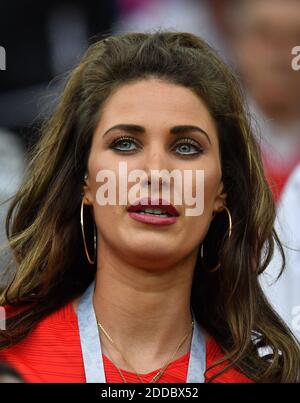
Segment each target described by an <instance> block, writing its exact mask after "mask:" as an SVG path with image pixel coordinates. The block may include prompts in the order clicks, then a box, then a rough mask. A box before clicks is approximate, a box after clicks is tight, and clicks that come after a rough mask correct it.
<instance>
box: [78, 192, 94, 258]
mask: <svg viewBox="0 0 300 403" xmlns="http://www.w3.org/2000/svg"><path fill="white" fill-rule="evenodd" d="M83 204H84V203H83V199H82V200H81V208H80V224H81V232H82V238H83V244H84V250H85V254H86V257H87V260H88V261H89V263H90V264H94V263H95V261H96V252H97V235H96V228H95V224H94V258H93V259H91V257H90V255H89V252H88V248H87V243H86V239H85V234H84V222H83Z"/></svg>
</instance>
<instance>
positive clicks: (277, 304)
mask: <svg viewBox="0 0 300 403" xmlns="http://www.w3.org/2000/svg"><path fill="white" fill-rule="evenodd" d="M276 229H277V232H278V235H279V237H280V239H281V241H282V243H283V245H284V252H285V254H286V270H285V271H284V272H283V274H282V276H281V277H280V278H279V280H278V281H277V282H275V280H276V278H277V276H278V274H279V271H280V267H281V263H282V261H281V259H280V255H279V253H278V250H276V252H275V255H274V258H273V260H272V261H271V263H270V265H269V267H268V269H267V270H266V272H265V273H263V274H262V276H261V280H262V285H263V288H264V290H265V293H266V295H267V297H268V298H269V300H270V302H271V303H272V305H273V306H274V308H275V309H276V310H277V312H278V313H279V314H280V315H281V316H282V318H283V319H284V320H285V321H286V322H287V324H288V325H289V326H290V327H291V329H292V330H293V331H294V333H295V335H296V336H297V337H298V339H299V341H300V164H299V165H298V167H297V168H296V169H295V171H294V172H293V174H292V175H291V176H290V178H289V180H288V181H287V184H286V186H285V188H284V190H283V193H282V198H281V200H280V203H279V208H278V216H277V223H276Z"/></svg>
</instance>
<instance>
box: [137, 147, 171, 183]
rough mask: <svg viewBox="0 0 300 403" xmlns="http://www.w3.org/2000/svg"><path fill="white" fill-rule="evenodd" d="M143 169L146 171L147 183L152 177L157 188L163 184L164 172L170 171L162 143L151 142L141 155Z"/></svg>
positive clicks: (164, 179) (164, 181)
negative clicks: (157, 185) (157, 184)
mask: <svg viewBox="0 0 300 403" xmlns="http://www.w3.org/2000/svg"><path fill="white" fill-rule="evenodd" d="M143 158H144V161H143V169H144V171H145V172H146V173H147V177H148V183H147V184H148V185H150V184H151V181H153V180H154V179H155V180H156V181H157V183H159V188H161V186H164V185H165V184H166V183H167V181H166V174H167V173H169V172H170V166H169V160H168V155H167V152H166V150H165V149H164V147H163V145H162V144H157V143H156V144H152V145H151V146H149V148H148V150H147V151H145V153H144V155H143Z"/></svg>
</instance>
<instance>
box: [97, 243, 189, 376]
mask: <svg viewBox="0 0 300 403" xmlns="http://www.w3.org/2000/svg"><path fill="white" fill-rule="evenodd" d="M102 241H103V240H102ZM102 248H103V242H102ZM107 252H108V253H107ZM99 256H100V259H99V261H98V264H97V265H98V269H97V275H96V288H95V293H94V297H93V304H94V309H95V313H96V316H97V319H98V321H99V322H100V323H101V324H102V325H103V327H104V328H105V330H106V331H107V332H108V333H109V335H110V336H111V338H112V339H113V341H114V343H115V345H116V346H117V347H118V348H119V350H120V351H121V352H122V354H123V355H124V356H125V357H126V358H128V361H129V362H130V363H132V365H134V364H135V366H136V368H137V370H138V369H140V370H141V371H147V370H151V368H153V370H154V369H156V368H159V367H160V365H159V363H160V364H161V365H162V364H163V362H162V361H165V360H167V358H168V357H169V358H170V356H172V353H174V352H175V350H176V347H177V345H178V344H179V343H180V341H181V340H182V339H183V337H184V336H185V335H186V334H187V333H188V332H189V335H188V337H187V339H186V342H185V343H184V344H183V345H182V347H181V349H179V350H178V352H177V354H176V355H175V356H174V357H173V360H175V359H177V358H179V357H181V356H182V355H184V354H185V353H187V352H188V351H189V350H190V343H191V337H192V332H191V322H192V315H191V309H190V297H191V287H192V279H193V272H194V267H195V263H196V253H194V254H193V255H192V256H189V257H187V258H186V259H185V260H184V261H181V262H178V263H176V264H173V265H170V266H168V265H163V266H162V267H155V270H149V269H145V268H143V267H141V266H137V265H134V264H132V262H131V263H128V262H126V261H124V259H122V258H121V257H119V256H116V255H115V254H114V253H112V251H108V250H107V249H106V250H105V251H100V253H99ZM101 257H102V258H101ZM104 257H105V258H104ZM100 337H101V346H102V351H103V353H104V354H107V355H108V357H114V359H117V360H120V359H121V358H120V356H119V355H118V353H116V349H115V348H114V347H113V346H112V344H111V343H110V342H109V341H108V338H107V337H106V336H105V335H104V333H103V332H102V331H101V332H100ZM145 363H148V365H149V366H148V367H146V366H145V365H146V364H145ZM151 363H152V366H151ZM119 364H120V366H121V367H122V368H123V369H126V365H125V363H124V362H122V363H121V362H120V361H119ZM127 369H128V370H130V369H129V368H127Z"/></svg>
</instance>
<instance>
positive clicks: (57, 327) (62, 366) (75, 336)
mask: <svg viewBox="0 0 300 403" xmlns="http://www.w3.org/2000/svg"><path fill="white" fill-rule="evenodd" d="M189 355H190V353H187V354H184V355H183V356H181V357H180V358H178V359H177V360H175V361H173V362H171V363H170V364H169V366H168V367H167V369H166V371H165V372H164V374H163V375H162V376H161V378H160V379H159V380H158V381H157V383H185V382H186V376H187V370H188V363H189ZM223 355H224V354H223V353H222V351H221V349H220V347H219V346H218V344H217V343H216V342H215V340H214V339H213V338H210V339H209V340H208V341H207V343H206V366H207V367H208V366H209V365H211V364H212V363H213V362H215V361H217V360H219V359H220V358H222V357H223ZM102 356H103V363H104V370H105V376H106V382H107V383H119V382H120V383H122V382H123V380H122V378H121V376H120V374H119V372H118V370H117V368H116V367H115V365H114V364H113V363H112V362H111V361H110V360H109V358H108V357H107V356H105V355H104V354H102ZM0 361H5V362H7V363H8V364H9V365H11V366H12V367H13V368H15V369H16V370H17V371H18V372H19V373H20V375H21V376H22V377H23V379H24V380H25V381H26V382H67V383H70V382H80V383H85V382H86V379H85V373H84V366H83V359H82V354H81V345H80V338H79V329H78V324H77V315H76V313H75V311H74V309H73V305H72V303H69V304H67V305H65V306H63V307H62V308H60V309H59V310H57V311H56V312H54V313H52V314H51V315H49V316H47V317H46V318H44V319H43V320H41V321H40V322H39V324H38V325H37V327H36V328H35V329H34V330H33V331H32V332H31V333H30V334H29V335H28V336H27V337H26V338H25V339H24V340H22V341H21V342H20V343H18V344H15V345H13V346H12V347H8V348H5V349H3V350H0ZM224 365H225V364H222V365H220V366H218V367H215V368H214V369H213V370H211V371H209V376H211V375H213V374H214V373H216V372H217V371H218V370H220V368H223V367H224ZM157 371H158V370H155V371H152V372H150V373H147V374H143V375H140V376H141V377H142V379H143V380H144V382H149V381H150V380H151V379H152V377H153V376H154V375H155V374H156V373H157ZM122 373H123V375H124V377H125V379H126V380H127V382H129V383H139V382H140V380H139V379H138V377H137V376H136V375H135V374H134V373H132V372H129V371H125V370H123V371H122ZM215 382H222V383H235V382H238V383H242V382H243V383H244V382H252V381H251V380H250V379H248V378H247V377H246V376H245V375H243V374H241V373H239V372H238V371H237V370H235V369H230V370H228V371H227V372H226V373H225V374H222V375H220V376H219V377H218V378H217V379H216V380H215Z"/></svg>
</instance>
